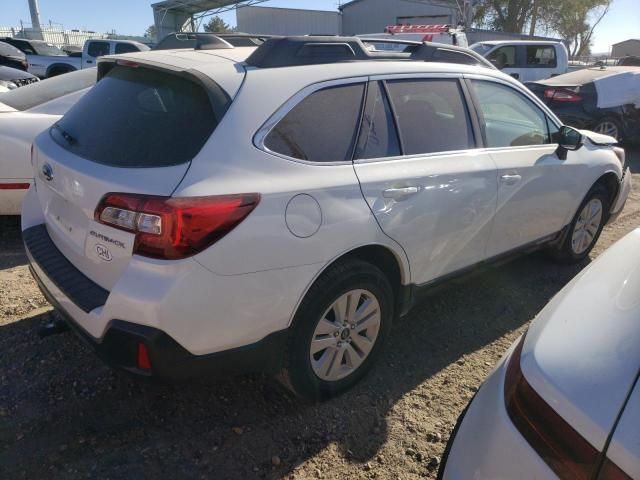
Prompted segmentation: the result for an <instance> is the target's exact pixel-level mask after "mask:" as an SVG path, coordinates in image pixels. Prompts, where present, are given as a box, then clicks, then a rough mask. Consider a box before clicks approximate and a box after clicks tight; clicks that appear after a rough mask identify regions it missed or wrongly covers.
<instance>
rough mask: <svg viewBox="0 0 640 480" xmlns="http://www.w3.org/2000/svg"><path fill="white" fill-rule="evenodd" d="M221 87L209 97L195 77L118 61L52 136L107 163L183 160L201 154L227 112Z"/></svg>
mask: <svg viewBox="0 0 640 480" xmlns="http://www.w3.org/2000/svg"><path fill="white" fill-rule="evenodd" d="M213 84H214V86H216V87H217V84H215V82H213ZM217 88H219V87H217ZM220 92H222V89H220ZM220 92H214V93H218V95H211V96H210V95H209V94H208V92H207V91H206V90H205V88H204V87H203V86H202V85H200V84H199V83H197V82H196V81H192V80H191V79H189V78H188V77H184V76H180V75H176V74H172V73H168V72H164V71H160V70H155V69H149V68H144V67H139V68H129V67H122V66H115V67H114V68H113V69H112V70H110V71H109V72H108V73H107V74H106V75H105V76H104V77H103V78H102V79H101V80H100V81H99V82H98V83H97V84H96V86H95V87H94V88H93V89H91V91H89V92H88V93H87V94H86V95H85V96H84V97H82V99H81V100H80V101H79V102H78V103H77V104H76V105H74V106H73V107H72V108H71V109H70V110H69V112H67V114H66V115H65V116H64V117H63V118H62V119H61V120H60V121H59V122H58V123H57V124H56V125H54V127H53V128H52V129H51V135H52V137H53V138H54V140H55V141H56V143H58V144H59V145H60V146H62V147H63V148H65V149H67V150H69V151H70V152H72V153H74V154H76V155H78V156H80V157H83V158H85V159H87V160H91V161H93V162H97V163H101V164H105V165H111V166H115V167H163V166H170V165H179V164H181V163H186V162H188V161H190V160H191V159H192V158H193V157H195V156H196V155H197V154H198V152H199V151H200V150H201V149H202V147H203V146H204V144H205V142H206V141H207V140H208V138H209V137H210V136H211V134H212V133H213V131H214V130H215V128H216V127H217V125H218V123H219V121H220V120H221V118H222V116H223V115H224V112H226V109H227V108H228V106H229V103H230V101H231V100H230V99H229V97H228V95H226V94H225V93H224V92H222V93H220Z"/></svg>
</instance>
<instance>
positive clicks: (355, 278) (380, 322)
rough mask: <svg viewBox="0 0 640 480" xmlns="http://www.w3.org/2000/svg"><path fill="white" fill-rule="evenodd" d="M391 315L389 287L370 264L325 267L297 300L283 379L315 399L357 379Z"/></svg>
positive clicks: (376, 350) (351, 262)
mask: <svg viewBox="0 0 640 480" xmlns="http://www.w3.org/2000/svg"><path fill="white" fill-rule="evenodd" d="M392 318H393V291H392V289H391V285H390V284H389V281H388V280H387V278H386V277H385V275H384V274H383V273H382V272H381V271H380V270H379V269H378V268H376V267H375V266H373V265H371V264H369V263H367V262H364V261H361V260H357V259H351V260H347V261H344V262H341V263H339V264H337V265H336V266H334V267H332V268H331V269H329V270H328V271H327V272H325V273H324V274H323V275H322V276H321V277H320V278H319V279H318V280H317V281H316V283H315V284H314V285H313V286H312V287H311V289H310V290H309V292H308V293H307V296H306V297H305V299H304V300H303V302H302V304H301V306H300V308H299V309H298V312H297V314H296V317H295V319H294V324H293V327H292V333H291V338H290V342H289V349H288V352H287V356H286V357H287V358H286V368H285V371H284V374H285V375H284V378H285V380H286V384H287V386H289V387H290V388H292V390H294V392H295V393H297V394H298V395H300V396H303V397H306V398H308V399H312V400H317V399H324V398H328V397H331V396H333V395H337V394H338V393H341V392H343V391H345V390H347V389H348V388H350V387H351V386H352V385H354V384H355V383H356V382H357V381H358V380H360V379H361V378H362V377H363V376H364V375H365V374H366V372H367V371H368V370H369V369H370V368H371V366H372V365H373V363H374V362H375V360H376V358H377V357H378V356H379V354H380V352H381V350H382V346H383V344H384V341H385V340H386V337H387V336H388V333H389V329H390V327H391V321H392Z"/></svg>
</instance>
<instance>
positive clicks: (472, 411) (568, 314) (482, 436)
mask: <svg viewBox="0 0 640 480" xmlns="http://www.w3.org/2000/svg"><path fill="white" fill-rule="evenodd" d="M639 260H640V229H638V230H635V231H633V232H632V233H630V234H628V235H627V236H626V237H624V238H623V239H622V240H620V241H618V242H617V243H616V244H615V245H613V246H612V247H611V248H610V249H609V250H607V251H606V252H605V253H603V254H602V255H601V256H600V257H598V259H596V260H595V261H594V262H593V263H592V264H591V265H590V266H589V267H587V268H586V269H584V270H583V271H582V272H581V273H580V274H579V275H578V276H577V277H576V278H574V279H573V280H572V281H571V282H570V283H569V284H568V285H567V286H566V287H565V288H564V289H562V290H561V291H560V292H559V293H558V294H557V295H556V296H555V297H554V298H553V299H552V300H551V302H549V304H548V305H547V306H546V307H545V308H544V309H543V310H542V311H541V312H540V313H539V314H538V316H537V317H536V319H535V320H534V321H533V322H532V323H531V325H530V327H529V330H528V332H527V333H525V334H524V335H523V336H522V337H521V338H520V339H519V340H517V341H516V342H515V343H514V344H513V345H512V346H511V348H510V349H509V351H508V352H507V353H506V354H505V356H504V357H503V358H502V360H500V362H499V363H498V365H497V366H496V368H495V369H494V371H493V372H492V373H491V375H490V376H489V377H488V378H487V380H486V381H485V382H484V384H483V385H482V387H481V388H480V389H479V391H478V393H477V394H476V396H475V398H474V399H473V400H472V401H471V403H470V405H469V406H468V407H467V409H466V410H465V412H464V413H463V414H462V415H461V417H460V420H459V422H458V425H457V427H456V431H455V432H454V433H453V434H452V436H451V438H450V440H449V444H448V446H447V449H446V453H445V458H444V459H443V461H442V463H441V467H440V473H439V476H438V478H439V479H444V480H448V479H460V478H523V477H526V478H536V479H556V478H560V479H571V480H582V479H584V480H587V479H596V478H597V479H602V480H607V479H616V480H625V479H638V478H640V429H639V428H638V425H640V382H638V376H639V375H640V349H638V345H639V344H640V322H638V318H640V302H638V299H640V269H639V268H638V261H639Z"/></svg>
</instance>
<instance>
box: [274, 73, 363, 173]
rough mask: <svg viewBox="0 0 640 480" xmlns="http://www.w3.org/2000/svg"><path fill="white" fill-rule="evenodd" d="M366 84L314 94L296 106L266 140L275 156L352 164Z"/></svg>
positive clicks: (345, 86) (342, 86)
mask: <svg viewBox="0 0 640 480" xmlns="http://www.w3.org/2000/svg"><path fill="white" fill-rule="evenodd" d="M363 96H364V84H363V83H358V84H352V85H341V86H338V87H331V88H325V89H323V90H319V91H317V92H314V93H312V94H311V95H309V96H308V97H307V98H305V99H304V100H302V101H301V102H300V103H299V104H298V105H296V106H295V107H294V108H293V109H292V110H291V111H290V112H289V113H287V115H286V116H285V117H284V118H283V119H282V120H280V122H278V124H277V125H276V126H275V127H274V128H273V129H272V130H271V131H270V132H269V134H268V135H267V137H266V138H265V141H264V145H265V147H267V148H268V149H269V150H271V151H272V152H276V153H280V154H282V155H286V156H288V157H293V158H298V159H300V160H309V161H312V162H341V161H347V160H351V159H352V157H353V150H354V147H355V142H356V136H357V133H358V126H359V123H360V113H361V111H362V101H363Z"/></svg>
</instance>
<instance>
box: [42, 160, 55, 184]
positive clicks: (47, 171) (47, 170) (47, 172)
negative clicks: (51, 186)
mask: <svg viewBox="0 0 640 480" xmlns="http://www.w3.org/2000/svg"><path fill="white" fill-rule="evenodd" d="M42 175H43V176H44V178H45V179H46V180H47V182H50V181H51V180H53V168H51V165H49V164H48V163H45V164H44V165H43V166H42Z"/></svg>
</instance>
